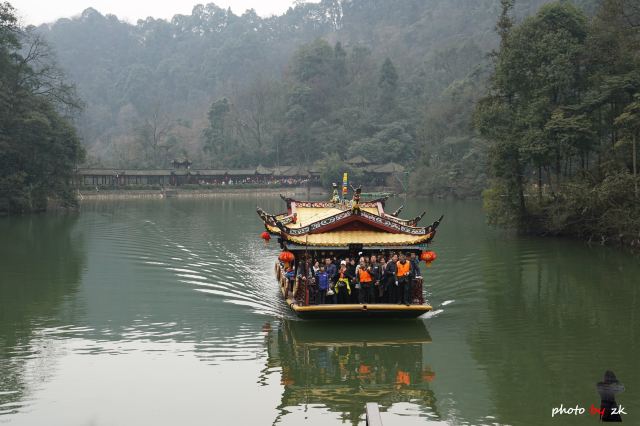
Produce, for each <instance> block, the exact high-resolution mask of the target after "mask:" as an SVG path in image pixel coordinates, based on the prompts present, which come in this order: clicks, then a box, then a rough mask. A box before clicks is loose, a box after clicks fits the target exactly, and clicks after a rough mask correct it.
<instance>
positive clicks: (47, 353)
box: [0, 215, 85, 412]
mask: <svg viewBox="0 0 640 426" xmlns="http://www.w3.org/2000/svg"><path fill="white" fill-rule="evenodd" d="M76 220H77V216H75V215H62V216H54V215H44V216H32V217H24V218H16V219H2V220H0V235H2V236H3V239H2V242H1V243H0V259H2V273H0V392H4V393H0V406H2V405H3V404H9V405H7V406H5V408H4V410H5V411H11V410H12V407H13V408H15V407H17V406H18V405H19V401H21V400H23V399H24V396H25V395H24V394H25V392H26V388H27V379H26V377H25V375H26V364H27V362H29V361H28V359H29V356H30V355H31V354H33V353H38V367H37V369H36V370H37V371H36V372H35V374H36V376H38V378H41V377H43V376H45V377H46V375H47V374H50V372H51V368H50V367H51V366H50V364H51V362H52V359H51V357H52V356H54V355H55V348H54V347H53V345H52V344H53V342H52V341H50V340H47V341H45V342H44V343H43V344H42V345H41V346H37V347H36V346H34V345H36V344H37V345H40V344H39V343H37V342H36V343H34V339H33V338H34V334H35V333H37V331H38V329H39V328H41V327H43V326H46V325H47V324H48V322H49V321H50V319H51V316H52V315H54V313H55V312H56V309H57V308H58V307H59V306H60V304H61V303H63V302H64V300H65V298H66V297H68V296H69V295H70V294H72V293H73V292H74V291H75V290H76V288H77V285H78V283H79V281H80V274H81V271H82V268H83V264H84V262H85V254H84V251H83V243H82V238H81V236H80V235H76V234H74V226H75V223H76ZM9 392H10V393H9ZM11 404H15V405H11ZM0 412H2V410H0Z"/></svg>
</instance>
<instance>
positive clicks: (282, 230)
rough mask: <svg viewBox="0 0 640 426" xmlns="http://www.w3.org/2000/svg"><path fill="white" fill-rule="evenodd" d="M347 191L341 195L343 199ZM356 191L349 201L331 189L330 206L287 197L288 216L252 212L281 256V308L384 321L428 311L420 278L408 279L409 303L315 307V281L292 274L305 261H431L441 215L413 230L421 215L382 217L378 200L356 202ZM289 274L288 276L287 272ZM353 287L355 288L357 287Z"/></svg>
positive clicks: (317, 315) (304, 315)
mask: <svg viewBox="0 0 640 426" xmlns="http://www.w3.org/2000/svg"><path fill="white" fill-rule="evenodd" d="M346 192H347V191H346V186H345V188H343V193H344V195H346ZM360 196H361V189H360V188H356V189H353V198H352V199H351V200H345V199H340V198H339V197H338V191H337V189H336V185H335V184H334V194H333V197H332V199H331V201H298V200H294V199H292V198H286V197H283V196H282V195H281V198H282V199H283V200H284V201H285V203H286V206H287V211H286V212H284V213H280V214H275V215H274V214H269V213H266V212H265V211H264V210H262V209H260V208H258V209H257V212H258V215H259V216H260V218H261V219H262V221H263V222H264V226H265V228H266V231H265V232H263V234H262V238H263V239H265V241H268V240H269V239H270V238H271V236H272V235H273V236H275V237H277V240H278V243H279V244H280V248H281V249H282V252H281V253H280V255H279V257H278V261H277V262H276V264H275V273H276V278H277V279H278V281H279V284H280V290H281V292H282V296H283V298H284V300H285V301H286V304H287V305H288V306H289V307H290V308H291V309H292V310H293V312H295V314H297V315H298V316H299V317H301V318H343V317H386V318H389V317H391V318H415V317H418V316H420V315H422V314H424V313H426V312H428V311H430V310H431V309H432V308H431V306H430V305H429V304H428V303H426V302H425V299H424V292H423V288H422V285H423V279H422V277H420V276H417V277H412V282H411V294H410V303H405V304H398V303H341V304H338V303H326V302H325V304H319V303H318V300H316V299H317V294H318V288H317V283H315V280H314V279H305V278H303V277H301V276H299V274H297V273H296V272H295V271H296V270H299V268H298V266H299V265H300V263H301V262H304V261H305V260H306V259H317V260H324V259H326V258H330V259H337V262H339V261H340V259H344V258H345V257H349V258H354V257H355V258H356V259H359V258H360V256H369V255H381V254H382V255H384V256H385V257H386V258H389V256H392V255H393V254H394V253H397V254H400V253H402V254H406V255H407V256H408V255H409V254H410V253H412V252H413V253H416V255H417V256H418V258H419V259H421V260H424V261H426V262H427V266H429V264H430V263H431V261H433V260H435V257H436V255H435V253H434V252H432V251H428V250H427V248H428V244H430V243H431V242H432V241H433V238H434V236H435V234H436V229H437V228H438V225H439V224H440V221H441V220H442V216H441V217H440V218H439V219H437V220H436V221H434V222H433V223H432V224H431V225H429V226H425V227H421V226H418V223H419V221H420V220H421V219H422V217H423V216H424V214H425V213H422V214H421V215H420V216H417V217H415V218H413V219H400V218H399V217H398V215H399V214H400V211H401V210H402V207H400V208H399V209H398V210H396V211H395V212H393V213H386V212H385V210H384V207H385V202H386V200H387V198H388V195H387V196H383V197H381V198H377V199H374V200H370V201H362V202H361V201H360ZM287 272H289V274H288V273H287ZM356 288H357V287H356Z"/></svg>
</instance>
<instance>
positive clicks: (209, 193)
mask: <svg viewBox="0 0 640 426" xmlns="http://www.w3.org/2000/svg"><path fill="white" fill-rule="evenodd" d="M256 193H258V194H260V195H272V196H279V195H280V194H282V195H284V196H287V197H293V196H296V195H305V196H306V195H307V194H310V195H318V196H320V195H328V194H329V193H328V191H325V190H324V189H322V188H310V189H307V188H304V187H290V188H287V187H278V188H224V189H222V188H215V189H213V188H211V189H179V188H176V189H169V190H160V189H121V190H103V191H87V192H85V191H78V201H79V202H80V203H82V202H86V201H111V200H113V201H116V200H141V199H164V198H215V197H220V196H229V195H233V196H243V195H250V194H256Z"/></svg>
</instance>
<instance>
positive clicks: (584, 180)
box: [475, 0, 640, 246]
mask: <svg viewBox="0 0 640 426" xmlns="http://www.w3.org/2000/svg"><path fill="white" fill-rule="evenodd" d="M503 5H504V10H503V13H502V14H501V19H500V21H499V26H498V30H499V33H500V35H501V43H500V49H499V51H498V52H496V54H495V56H494V59H495V61H494V70H493V73H492V77H491V84H490V86H489V90H488V94H487V95H486V96H485V97H483V99H482V100H481V101H480V102H479V103H478V106H477V110H476V114H475V119H476V126H477V128H478V129H479V130H480V132H481V134H482V136H483V137H484V138H486V139H487V140H488V141H490V145H489V151H488V152H489V158H490V169H489V170H490V176H491V179H490V182H489V183H490V185H489V189H488V190H487V191H486V193H485V204H486V207H487V211H488V213H489V218H490V220H492V221H493V222H494V223H498V224H503V225H508V226H514V227H516V228H518V229H520V230H524V231H527V232H531V233H538V234H552V235H570V236H577V237H582V238H585V239H595V240H597V241H602V242H606V241H607V240H615V241H620V242H622V243H625V244H629V245H635V246H640V192H639V184H640V179H639V178H638V164H637V163H638V162H637V158H638V142H639V139H640V3H638V2H637V1H628V0H606V1H604V2H603V6H602V8H600V9H599V10H598V12H597V14H596V16H595V17H594V18H593V19H591V20H590V19H588V17H587V16H586V15H585V14H584V13H583V12H582V11H581V10H579V9H577V8H575V7H573V6H572V5H571V4H568V3H553V4H550V5H546V6H544V7H543V8H542V9H541V10H540V11H539V12H538V13H537V14H536V15H535V16H532V17H529V18H527V19H526V20H525V21H524V22H522V23H521V24H520V25H514V22H513V19H512V15H511V9H512V7H513V0H504V1H503Z"/></svg>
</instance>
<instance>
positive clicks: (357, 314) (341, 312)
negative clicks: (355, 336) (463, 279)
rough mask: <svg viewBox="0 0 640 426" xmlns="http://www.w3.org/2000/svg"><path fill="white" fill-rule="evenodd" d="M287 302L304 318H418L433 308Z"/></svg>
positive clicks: (383, 304) (378, 304) (385, 304)
mask: <svg viewBox="0 0 640 426" xmlns="http://www.w3.org/2000/svg"><path fill="white" fill-rule="evenodd" d="M286 303H287V305H288V306H289V308H290V309H291V310H292V311H293V312H294V313H295V314H296V315H297V316H298V317H299V318H302V319H345V318H355V319H359V318H362V319H364V318H417V317H419V316H420V315H423V314H426V313H427V312H429V311H431V310H432V308H431V306H429V305H409V306H407V305H396V304H387V303H376V304H369V305H365V304H362V305H361V304H331V305H312V306H299V305H297V304H296V303H295V302H294V301H292V300H291V299H287V300H286Z"/></svg>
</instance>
